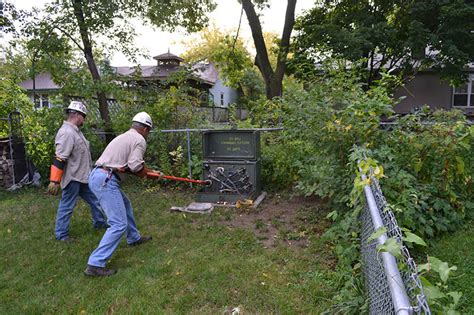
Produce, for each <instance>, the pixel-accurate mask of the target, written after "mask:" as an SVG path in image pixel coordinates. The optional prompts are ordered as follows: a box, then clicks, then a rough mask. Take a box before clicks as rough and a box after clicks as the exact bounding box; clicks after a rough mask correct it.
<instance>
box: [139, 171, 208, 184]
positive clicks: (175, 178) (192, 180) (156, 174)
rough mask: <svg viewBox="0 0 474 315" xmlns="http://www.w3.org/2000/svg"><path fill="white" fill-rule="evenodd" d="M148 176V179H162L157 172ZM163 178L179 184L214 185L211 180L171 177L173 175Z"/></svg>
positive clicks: (149, 173) (147, 174)
mask: <svg viewBox="0 0 474 315" xmlns="http://www.w3.org/2000/svg"><path fill="white" fill-rule="evenodd" d="M146 176H147V177H148V178H160V174H158V173H155V172H148V173H146ZM163 178H164V179H169V180H175V181H179V182H188V183H194V184H199V185H206V186H210V185H212V182H211V181H210V180H199V179H190V178H184V177H176V176H171V175H164V176H163Z"/></svg>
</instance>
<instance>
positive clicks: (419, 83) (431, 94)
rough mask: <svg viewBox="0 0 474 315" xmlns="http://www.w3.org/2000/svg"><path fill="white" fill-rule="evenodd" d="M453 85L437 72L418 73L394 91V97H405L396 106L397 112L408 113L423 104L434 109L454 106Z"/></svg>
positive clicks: (446, 108)
mask: <svg viewBox="0 0 474 315" xmlns="http://www.w3.org/2000/svg"><path fill="white" fill-rule="evenodd" d="M452 93H453V91H452V87H451V86H450V85H449V84H448V83H447V82H444V81H442V80H441V78H440V75H439V74H436V73H418V74H417V75H416V77H415V78H414V79H413V80H411V81H410V82H408V83H407V84H406V85H405V86H404V87H401V88H399V89H398V90H397V91H396V92H395V93H394V99H399V98H400V97H405V98H404V99H403V100H401V101H400V103H399V104H397V105H396V106H395V111H396V112H397V113H401V114H406V113H410V112H411V111H413V109H415V108H419V107H421V106H423V105H428V106H430V107H431V108H432V109H445V110H448V109H451V108H452V105H451V104H452Z"/></svg>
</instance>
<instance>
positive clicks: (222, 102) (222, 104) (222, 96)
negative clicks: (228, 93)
mask: <svg viewBox="0 0 474 315" xmlns="http://www.w3.org/2000/svg"><path fill="white" fill-rule="evenodd" d="M221 106H224V93H222V92H221Z"/></svg>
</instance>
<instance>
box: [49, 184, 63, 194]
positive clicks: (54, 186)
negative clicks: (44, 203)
mask: <svg viewBox="0 0 474 315" xmlns="http://www.w3.org/2000/svg"><path fill="white" fill-rule="evenodd" d="M59 188H60V185H59V183H56V182H49V185H48V191H47V192H48V194H50V195H53V196H56V195H57V194H58V193H59Z"/></svg>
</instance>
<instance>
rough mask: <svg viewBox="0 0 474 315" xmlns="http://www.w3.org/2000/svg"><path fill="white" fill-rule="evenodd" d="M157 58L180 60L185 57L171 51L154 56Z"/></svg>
mask: <svg viewBox="0 0 474 315" xmlns="http://www.w3.org/2000/svg"><path fill="white" fill-rule="evenodd" d="M153 59H155V60H178V61H184V59H183V58H181V57H179V56H176V55H175V54H172V53H170V52H169V51H168V52H167V53H164V54H161V55H158V56H155V57H153Z"/></svg>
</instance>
